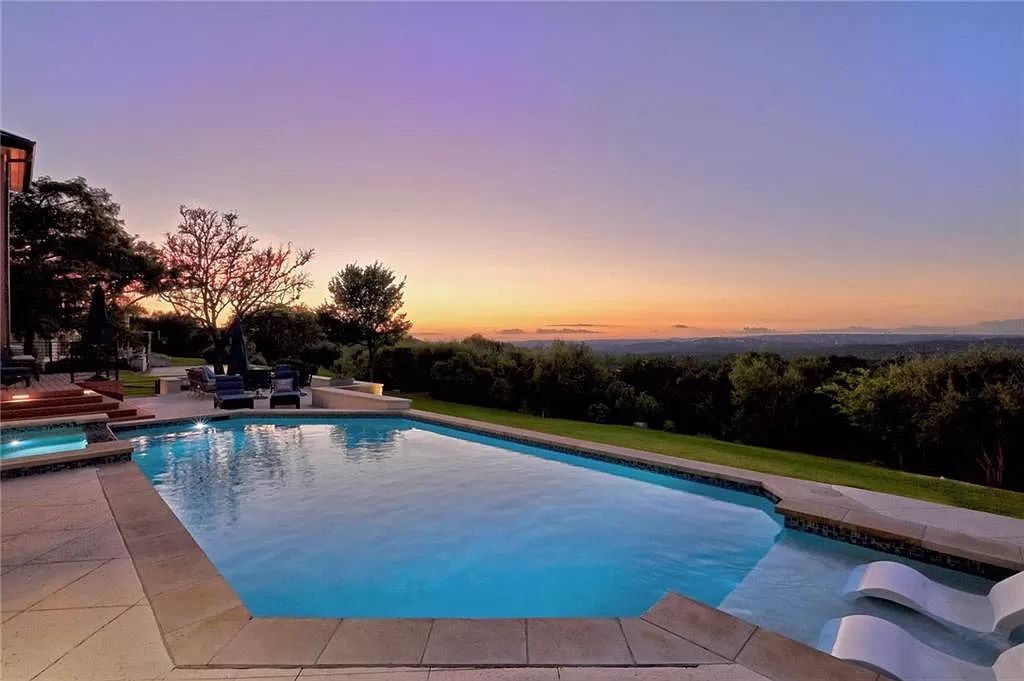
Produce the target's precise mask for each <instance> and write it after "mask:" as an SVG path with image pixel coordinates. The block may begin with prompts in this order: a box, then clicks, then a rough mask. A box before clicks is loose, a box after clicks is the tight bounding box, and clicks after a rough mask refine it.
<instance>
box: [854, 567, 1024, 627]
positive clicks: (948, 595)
mask: <svg viewBox="0 0 1024 681" xmlns="http://www.w3.org/2000/svg"><path fill="white" fill-rule="evenodd" d="M843 596H845V597H846V598H850V599H852V598H859V597H861V596H870V597H872V598H883V599H885V600H887V601H893V602H894V603H899V604H900V605H902V606H905V607H908V608H910V609H911V610H916V611H917V612H920V613H922V614H925V615H928V616H929V617H931V618H932V619H936V620H938V621H940V622H943V623H944V624H954V625H956V626H960V627H965V628H967V629H973V630H975V631H981V632H985V633H996V634H1000V635H1004V636H1005V635H1009V634H1010V632H1012V631H1013V630H1014V629H1016V628H1017V627H1019V626H1024V572H1021V573H1018V574H1016V575H1014V576H1012V577H1007V578H1006V579H1004V580H1003V581H1001V582H998V583H997V584H996V585H995V586H993V587H992V589H991V591H989V592H988V595H984V596H982V595H979V594H971V593H966V592H963V591H958V590H957V589H952V588H950V587H948V586H943V585H942V584H939V583H938V582H934V581H932V580H930V579H928V578H927V577H925V576H924V575H922V574H921V573H920V572H918V571H917V570H915V569H914V568H912V567H909V566H907V565H903V564H902V563H895V562H892V561H888V560H880V561H877V562H874V563H867V564H866V565H861V566H859V567H857V568H855V569H854V570H853V572H852V573H851V574H850V579H849V580H848V581H847V583H846V587H845V588H844V589H843Z"/></svg>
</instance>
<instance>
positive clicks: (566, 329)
mask: <svg viewBox="0 0 1024 681" xmlns="http://www.w3.org/2000/svg"><path fill="white" fill-rule="evenodd" d="M536 333H538V334H549V333H581V334H587V333H597V334H599V333H601V332H600V331H594V330H593V329H591V328H585V327H584V328H581V327H580V326H559V327H546V326H542V327H541V328H539V329H537V331H536Z"/></svg>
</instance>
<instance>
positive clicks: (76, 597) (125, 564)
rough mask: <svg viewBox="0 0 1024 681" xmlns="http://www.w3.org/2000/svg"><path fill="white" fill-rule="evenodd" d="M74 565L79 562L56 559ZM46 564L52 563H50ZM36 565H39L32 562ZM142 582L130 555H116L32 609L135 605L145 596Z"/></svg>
mask: <svg viewBox="0 0 1024 681" xmlns="http://www.w3.org/2000/svg"><path fill="white" fill-rule="evenodd" d="M55 564H56V565H75V564H76V563H55ZM47 565H50V564H49V563H48V564H47ZM31 567H32V568H36V566H31ZM144 596H145V594H144V593H143V592H142V585H141V584H140V583H139V578H138V576H137V575H136V574H135V566H134V565H132V561H131V559H130V558H115V559H113V560H110V561H108V562H106V563H104V564H103V565H102V566H101V567H99V568H98V569H96V570H93V571H92V572H90V573H89V574H87V575H85V576H84V577H82V578H81V579H79V580H77V581H75V582H73V583H71V584H69V585H68V586H66V587H64V588H63V589H60V590H59V591H57V592H55V593H53V594H52V595H50V596H48V597H47V598H45V599H44V600H42V601H40V602H39V603H37V604H35V605H34V606H33V607H32V609H33V610H52V609H54V608H94V607H99V606H112V605H124V606H128V605H134V604H136V603H138V602H139V600H140V599H141V598H143V597H144Z"/></svg>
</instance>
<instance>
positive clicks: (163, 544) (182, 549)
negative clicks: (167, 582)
mask: <svg viewBox="0 0 1024 681" xmlns="http://www.w3.org/2000/svg"><path fill="white" fill-rule="evenodd" d="M198 547H199V545H198V544H196V540H195V539H193V538H192V535H191V534H189V533H188V530H186V529H185V528H184V527H183V528H181V529H180V530H178V531H177V532H171V533H169V534H162V535H159V536H156V537H150V538H149V539H143V540H140V541H134V542H132V559H133V560H134V561H135V564H136V565H138V564H139V563H147V562H149V561H153V560H164V559H166V558H172V557H174V556H180V555H181V554H183V553H186V552H189V551H192V550H193V549H196V548H198Z"/></svg>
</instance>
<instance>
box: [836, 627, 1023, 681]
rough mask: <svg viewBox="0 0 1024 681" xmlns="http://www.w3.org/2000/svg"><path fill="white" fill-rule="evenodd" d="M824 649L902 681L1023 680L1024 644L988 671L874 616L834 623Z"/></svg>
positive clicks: (1010, 650)
mask: <svg viewBox="0 0 1024 681" xmlns="http://www.w3.org/2000/svg"><path fill="white" fill-rule="evenodd" d="M818 648H819V649H820V650H822V651H824V652H826V653H829V654H831V655H833V656H835V657H838V658H840V659H843V660H850V661H851V662H857V663H859V664H861V665H863V666H865V667H868V668H870V669H871V670H872V671H876V672H880V673H882V674H886V675H888V676H890V677H892V678H894V679H898V680H899V681H1021V679H1024V644H1021V645H1017V646H1014V647H1013V648H1010V649H1009V650H1006V651H1004V652H1003V654H1002V655H1000V656H999V657H998V658H996V662H995V664H994V665H993V666H991V667H982V666H979V665H976V664H971V663H970V662H964V661H963V660H960V659H958V658H955V657H952V656H950V655H947V654H945V653H942V652H939V651H938V650H935V649H934V648H932V647H930V646H927V645H925V644H924V643H921V642H920V641H918V640H917V639H916V638H914V637H913V636H911V635H910V634H908V633H907V632H906V631H904V630H903V629H901V628H900V627H898V626H896V625H895V624H893V623H892V622H888V621H886V620H883V619H880V618H878V617H871V616H870V615H848V616H846V617H842V618H839V619H834V620H829V621H828V622H826V623H825V626H824V627H823V628H822V630H821V638H820V639H819V640H818Z"/></svg>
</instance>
